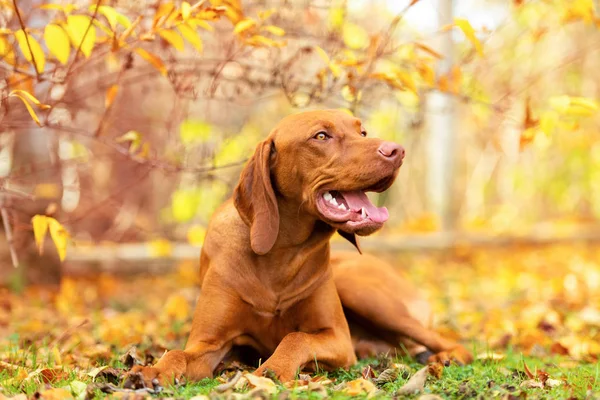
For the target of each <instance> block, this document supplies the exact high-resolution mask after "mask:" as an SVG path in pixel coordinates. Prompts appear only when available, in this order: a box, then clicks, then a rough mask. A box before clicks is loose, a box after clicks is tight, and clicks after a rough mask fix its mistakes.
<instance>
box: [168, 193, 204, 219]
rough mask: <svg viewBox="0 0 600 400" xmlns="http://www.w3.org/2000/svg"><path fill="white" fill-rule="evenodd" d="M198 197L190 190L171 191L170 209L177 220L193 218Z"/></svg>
mask: <svg viewBox="0 0 600 400" xmlns="http://www.w3.org/2000/svg"><path fill="white" fill-rule="evenodd" d="M198 199H199V197H198V196H197V195H196V193H195V192H194V191H192V190H183V189H180V190H177V191H175V192H174V193H173V198H172V202H171V210H172V212H173V218H175V220H176V221H177V222H186V221H189V220H191V219H192V218H194V216H195V215H196V210H197V208H198Z"/></svg>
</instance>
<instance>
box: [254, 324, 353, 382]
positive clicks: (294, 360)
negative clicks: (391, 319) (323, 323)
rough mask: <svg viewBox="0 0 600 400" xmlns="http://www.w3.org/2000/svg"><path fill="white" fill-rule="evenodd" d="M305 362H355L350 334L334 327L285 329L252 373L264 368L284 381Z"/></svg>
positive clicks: (345, 364) (330, 365) (331, 366)
mask: <svg viewBox="0 0 600 400" xmlns="http://www.w3.org/2000/svg"><path fill="white" fill-rule="evenodd" d="M309 362H316V363H317V365H322V366H324V367H326V368H327V369H336V368H348V367H350V366H351V365H353V364H354V363H355V362H356V356H355V355H354V350H353V348H352V342H351V340H350V336H349V335H348V334H346V333H345V332H342V331H335V330H334V329H324V330H322V331H319V332H317V333H305V332H292V333H289V334H287V335H286V336H284V338H283V340H282V341H281V342H280V343H279V345H278V346H277V348H276V349H275V352H274V353H273V355H272V356H271V357H269V359H268V360H267V361H266V362H265V363H264V364H262V365H261V366H260V367H259V368H258V369H257V370H256V371H255V372H254V374H256V375H259V376H262V375H263V374H264V373H265V372H266V371H272V372H273V373H274V374H275V376H276V377H277V378H278V379H279V380H280V381H282V382H286V381H290V380H292V379H294V377H295V376H296V373H297V372H298V371H299V370H300V369H301V368H302V367H303V366H304V365H305V364H307V363H309Z"/></svg>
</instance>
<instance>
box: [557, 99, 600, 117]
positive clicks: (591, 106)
mask: <svg viewBox="0 0 600 400" xmlns="http://www.w3.org/2000/svg"><path fill="white" fill-rule="evenodd" d="M549 102H550V106H551V107H552V108H554V109H555V110H556V111H558V112H560V113H563V114H568V115H576V116H589V115H592V114H594V113H596V112H597V111H598V102H597V101H596V100H593V99H587V98H585V97H571V96H567V95H562V96H554V97H551V98H550V100H549Z"/></svg>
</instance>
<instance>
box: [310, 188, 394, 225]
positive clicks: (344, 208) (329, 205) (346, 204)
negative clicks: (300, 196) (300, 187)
mask: <svg viewBox="0 0 600 400" xmlns="http://www.w3.org/2000/svg"><path fill="white" fill-rule="evenodd" d="M318 197H319V198H318V200H317V205H318V208H319V211H320V212H321V214H322V215H323V216H324V217H325V218H326V219H327V220H329V221H331V222H337V223H347V224H348V225H350V226H352V227H359V226H362V225H371V224H376V225H381V224H383V223H384V222H385V221H387V220H388V218H389V214H388V210H387V208H385V207H377V206H375V205H374V204H373V203H371V200H369V198H368V197H367V194H366V193H365V192H364V191H363V190H353V191H338V190H331V191H326V192H323V193H321V194H320V195H319V196H318Z"/></svg>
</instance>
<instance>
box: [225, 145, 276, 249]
mask: <svg viewBox="0 0 600 400" xmlns="http://www.w3.org/2000/svg"><path fill="white" fill-rule="evenodd" d="M274 150H275V147H274V145H273V142H272V140H266V141H264V142H261V143H259V145H258V146H257V147H256V151H255V152H254V155H253V156H252V158H251V159H250V160H249V161H248V163H247V164H246V166H245V167H244V169H243V170H242V174H241V176H240V181H239V183H238V184H237V186H236V188H235V190H234V194H233V199H234V200H233V201H234V204H235V208H236V209H237V210H238V213H239V214H240V216H241V217H242V220H244V222H245V223H246V224H247V225H248V226H250V245H251V246H252V250H253V251H254V252H255V253H256V254H259V255H263V254H266V253H268V252H269V250H271V248H272V247H273V245H274V244H275V240H277V235H278V233H279V209H278V207H277V199H276V197H275V191H274V189H273V185H272V184H271V153H273V152H274Z"/></svg>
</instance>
